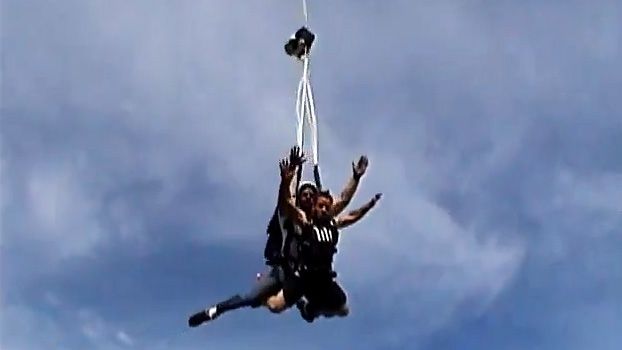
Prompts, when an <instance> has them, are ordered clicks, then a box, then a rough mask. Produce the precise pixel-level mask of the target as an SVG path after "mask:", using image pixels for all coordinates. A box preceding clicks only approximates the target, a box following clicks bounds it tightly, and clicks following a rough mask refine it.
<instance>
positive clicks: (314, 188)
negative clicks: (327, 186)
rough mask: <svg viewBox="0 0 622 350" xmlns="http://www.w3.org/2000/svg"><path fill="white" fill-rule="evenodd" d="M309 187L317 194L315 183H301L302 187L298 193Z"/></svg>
mask: <svg viewBox="0 0 622 350" xmlns="http://www.w3.org/2000/svg"><path fill="white" fill-rule="evenodd" d="M307 188H309V189H311V191H313V193H314V194H317V187H315V185H314V184H312V183H304V184H302V185H300V187H299V188H298V194H300V193H302V191H304V190H306V189H307Z"/></svg>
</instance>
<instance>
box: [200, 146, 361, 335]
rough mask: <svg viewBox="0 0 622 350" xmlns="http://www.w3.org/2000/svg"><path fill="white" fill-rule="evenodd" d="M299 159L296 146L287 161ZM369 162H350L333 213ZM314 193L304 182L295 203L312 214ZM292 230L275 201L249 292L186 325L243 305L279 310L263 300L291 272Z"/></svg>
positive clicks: (297, 163) (344, 202)
mask: <svg viewBox="0 0 622 350" xmlns="http://www.w3.org/2000/svg"><path fill="white" fill-rule="evenodd" d="M302 158H303V154H302V151H301V149H300V148H299V147H297V146H295V147H292V149H291V150H290V154H289V164H294V166H295V167H296V166H300V167H301V166H302V162H301V159H302ZM368 163H369V162H368V159H367V157H365V156H361V157H360V158H359V160H358V162H357V163H356V164H355V163H354V162H353V163H352V177H351V178H350V179H349V181H348V183H347V184H346V187H345V188H344V190H343V191H342V192H341V195H340V196H339V197H338V198H337V199H336V200H335V204H334V205H333V207H332V210H333V212H334V213H340V212H341V211H343V210H344V209H345V207H346V206H347V205H348V204H349V203H350V201H351V200H352V197H353V196H354V193H355V192H356V189H357V188H358V185H359V182H360V179H361V178H362V176H363V175H364V174H365V171H366V170H367V166H368ZM292 180H293V179H290V183H289V186H288V188H289V191H290V193H291V187H292V185H294V184H292V182H293V181H292ZM317 192H318V188H317V186H315V185H314V184H313V183H310V182H306V183H303V184H301V186H300V187H299V188H298V190H297V191H296V193H297V195H296V196H295V203H296V206H297V207H298V208H299V209H300V210H302V211H304V212H308V213H311V211H312V209H313V199H314V198H315V195H316V194H317ZM279 197H280V196H279ZM293 230H294V227H293V225H292V223H291V220H286V217H285V215H284V214H283V213H282V210H281V209H280V206H279V205H278V204H277V206H276V208H275V211H274V214H273V216H272V218H271V219H270V222H269V224H268V229H267V234H268V240H267V242H266V246H265V248H264V258H265V263H266V265H268V268H267V271H266V272H265V273H263V274H259V276H258V278H257V281H256V282H255V284H254V286H253V288H252V289H251V290H250V291H249V292H248V293H246V294H242V295H240V294H236V295H234V296H232V297H231V298H229V299H227V300H224V301H222V302H219V303H217V304H215V305H213V306H211V307H209V308H207V309H205V310H201V311H199V312H197V313H195V314H193V315H192V316H190V318H189V319H188V325H189V326H190V327H196V326H199V325H201V324H202V323H204V322H207V321H211V320H213V319H215V318H217V317H219V316H220V315H222V314H223V313H225V312H227V311H231V310H236V309H239V308H242V307H252V308H257V307H260V306H266V307H268V309H270V310H271V311H273V312H278V310H276V309H274V308H271V307H270V306H269V305H267V304H266V301H267V300H268V298H269V297H270V296H272V295H274V294H276V293H278V291H279V290H280V289H281V288H282V286H283V282H284V281H285V278H286V275H287V274H289V273H291V271H290V270H291V269H292V266H293V262H292V261H291V258H292V257H291V254H292V252H293V250H295V243H294V242H292V235H291V233H292V231H293Z"/></svg>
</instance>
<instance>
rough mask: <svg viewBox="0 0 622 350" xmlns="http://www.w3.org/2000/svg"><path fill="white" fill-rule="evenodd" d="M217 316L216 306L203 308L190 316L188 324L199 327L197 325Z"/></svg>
mask: <svg viewBox="0 0 622 350" xmlns="http://www.w3.org/2000/svg"><path fill="white" fill-rule="evenodd" d="M216 317H218V313H217V310H216V307H215V306H212V307H211V308H209V309H207V310H202V311H200V312H197V313H196V314H194V315H192V316H190V318H189V319H188V326H190V327H197V326H200V325H201V324H202V323H204V322H207V321H211V320H213V319H215V318H216Z"/></svg>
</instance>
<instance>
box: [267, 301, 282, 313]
mask: <svg viewBox="0 0 622 350" xmlns="http://www.w3.org/2000/svg"><path fill="white" fill-rule="evenodd" d="M266 306H267V307H268V310H270V312H272V313H275V314H278V313H281V312H283V310H285V302H284V301H283V300H281V299H280V298H278V297H270V298H268V300H267V302H266Z"/></svg>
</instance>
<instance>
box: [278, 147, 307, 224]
mask: <svg viewBox="0 0 622 350" xmlns="http://www.w3.org/2000/svg"><path fill="white" fill-rule="evenodd" d="M297 154H299V155H300V156H299V158H298V161H296V162H291V163H290V162H289V160H287V159H283V160H281V161H280V162H279V166H280V168H281V185H280V186H279V207H280V208H281V210H283V212H284V213H285V215H287V216H288V217H290V218H291V219H292V220H293V221H294V222H296V223H298V224H307V216H306V215H305V213H304V212H303V211H302V210H300V209H299V208H298V207H296V200H295V199H294V196H292V191H291V182H292V180H293V178H294V176H295V174H296V168H297V166H298V165H302V163H303V162H304V158H303V156H302V152H299V151H297Z"/></svg>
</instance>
